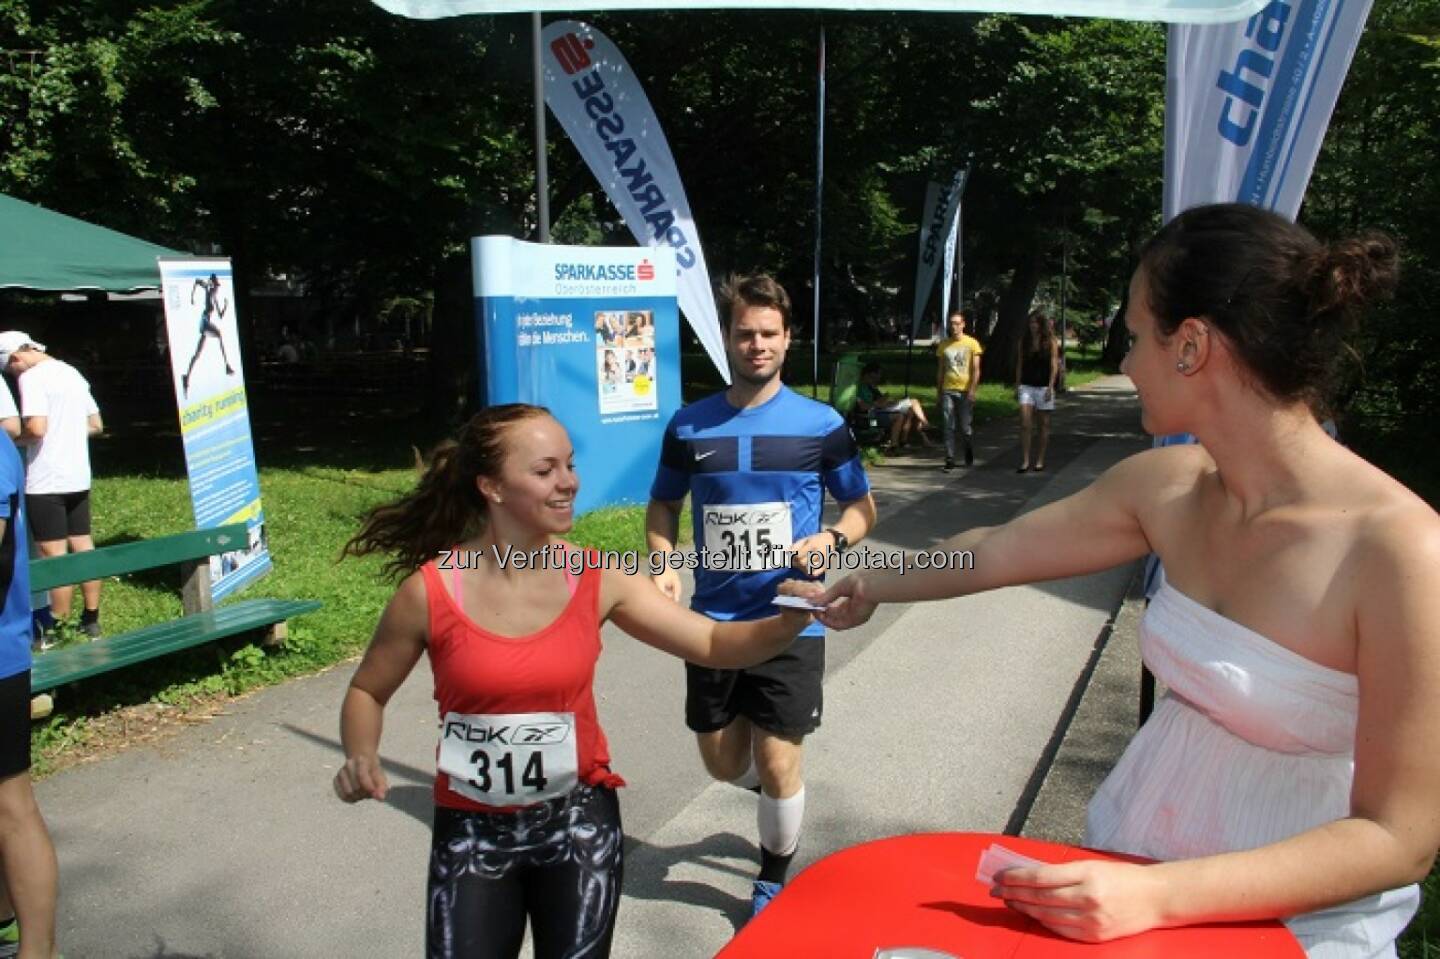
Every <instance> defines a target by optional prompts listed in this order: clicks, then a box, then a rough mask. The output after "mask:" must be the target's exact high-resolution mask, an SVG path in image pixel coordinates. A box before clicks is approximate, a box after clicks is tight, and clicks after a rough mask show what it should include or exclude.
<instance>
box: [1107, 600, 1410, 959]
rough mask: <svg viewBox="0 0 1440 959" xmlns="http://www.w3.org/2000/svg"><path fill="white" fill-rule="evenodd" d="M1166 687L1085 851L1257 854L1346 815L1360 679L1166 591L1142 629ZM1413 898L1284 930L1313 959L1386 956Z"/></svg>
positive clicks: (1397, 895) (1352, 906) (1114, 774)
mask: <svg viewBox="0 0 1440 959" xmlns="http://www.w3.org/2000/svg"><path fill="white" fill-rule="evenodd" d="M1140 651H1141V655H1142V656H1143V657H1144V660H1145V664H1146V665H1147V666H1148V667H1149V668H1150V671H1151V672H1152V673H1154V674H1155V676H1156V678H1157V679H1158V680H1159V681H1160V682H1162V683H1164V684H1165V686H1166V687H1168V691H1167V692H1166V694H1165V695H1164V696H1163V697H1162V698H1161V700H1160V702H1159V703H1158V704H1157V705H1156V707H1155V711H1154V713H1152V714H1151V716H1150V719H1149V720H1148V721H1147V722H1146V723H1145V725H1144V726H1143V727H1141V729H1140V731H1139V732H1138V733H1136V734H1135V738H1134V739H1133V740H1131V742H1130V745H1129V747H1128V748H1126V750H1125V754H1124V755H1123V756H1121V757H1120V762H1119V763H1118V764H1116V766H1115V768H1114V770H1112V771H1111V773H1110V775H1109V776H1108V777H1107V778H1106V779H1105V782H1104V784H1102V785H1101V787H1100V790H1099V791H1098V792H1097V793H1096V794H1095V798H1094V799H1092V800H1091V802H1090V810H1089V816H1088V817H1087V821H1086V829H1085V843H1086V845H1088V846H1092V847H1094V848H1096V849H1109V850H1114V851H1116V852H1126V853H1131V854H1134V855H1137V856H1147V857H1149V858H1151V859H1165V860H1169V859H1189V858H1194V857H1197V856H1206V855H1213V854H1215V853H1222V852H1233V851H1235V850H1240V849H1253V848H1255V847H1256V846H1263V845H1266V844H1268V843H1272V842H1277V841H1279V840H1281V839H1285V838H1288V837H1290V836H1294V835H1296V834H1297V833H1301V832H1304V831H1305V830H1307V829H1311V828H1313V827H1315V826H1319V825H1321V824H1323V823H1327V822H1332V821H1334V820H1336V819H1342V818H1344V817H1346V816H1348V815H1349V814H1350V784H1351V779H1352V778H1353V777H1354V773H1355V759H1354V743H1355V722H1356V711H1357V708H1358V704H1359V695H1358V683H1357V681H1356V679H1355V677H1354V676H1352V675H1350V674H1349V673H1342V672H1339V671H1338V670H1334V669H1330V668H1328V667H1325V666H1321V665H1319V664H1318V663H1314V662H1312V661H1310V660H1308V659H1306V658H1305V657H1303V656H1301V655H1299V654H1298V653H1294V652H1291V651H1290V650H1288V649H1286V648H1285V647H1283V646H1280V645H1277V644H1276V643H1273V642H1271V641H1270V640H1268V639H1266V638H1265V637H1264V636H1261V635H1260V634H1259V633H1256V632H1254V631H1253V630H1250V629H1247V628H1246V627H1244V626H1241V625H1240V624H1239V623H1236V622H1233V621H1232V620H1229V619H1226V618H1225V617H1224V616H1221V615H1220V614H1219V613H1217V612H1215V611H1214V610H1211V609H1209V608H1208V607H1205V606H1202V605H1201V604H1199V603H1197V602H1196V601H1195V600H1193V599H1191V598H1190V597H1188V596H1186V595H1185V594H1183V593H1181V592H1180V591H1179V590H1177V589H1175V588H1174V587H1173V586H1171V585H1170V584H1169V583H1163V584H1162V585H1161V587H1160V590H1159V592H1157V593H1156V594H1155V598H1154V599H1153V600H1152V601H1151V603H1150V607H1149V609H1148V610H1146V612H1145V617H1144V619H1143V620H1142V622H1141V624H1140ZM1419 902H1420V891H1419V889H1418V887H1416V886H1414V885H1410V886H1404V887H1402V888H1399V889H1392V890H1389V891H1388V892H1382V893H1380V894H1378V895H1374V896H1368V897H1366V898H1364V899H1359V900H1356V901H1355V902H1350V903H1345V904H1344V905H1340V906H1335V907H1333V908H1330V909H1325V910H1322V911H1320V912H1312V913H1307V914H1305V915H1302V916H1296V917H1294V918H1292V919H1289V920H1287V922H1286V925H1288V926H1289V927H1290V931H1291V932H1293V933H1294V934H1295V936H1296V937H1297V938H1298V939H1299V940H1300V942H1301V944H1302V945H1303V946H1304V947H1305V951H1306V953H1307V955H1308V956H1309V957H1310V959H1371V957H1392V956H1394V955H1395V945H1394V940H1395V937H1396V936H1398V935H1399V934H1400V933H1401V931H1403V930H1404V928H1405V925H1406V924H1407V923H1408V922H1409V921H1410V919H1411V917H1412V916H1413V915H1414V914H1415V910H1416V908H1417V907H1418V905H1419Z"/></svg>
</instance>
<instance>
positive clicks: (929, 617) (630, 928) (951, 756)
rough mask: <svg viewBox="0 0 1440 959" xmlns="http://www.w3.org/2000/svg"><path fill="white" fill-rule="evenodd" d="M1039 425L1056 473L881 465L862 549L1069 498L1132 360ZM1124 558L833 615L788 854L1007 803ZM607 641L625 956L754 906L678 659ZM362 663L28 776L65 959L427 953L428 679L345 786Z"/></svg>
mask: <svg viewBox="0 0 1440 959" xmlns="http://www.w3.org/2000/svg"><path fill="white" fill-rule="evenodd" d="M1054 422H1055V428H1056V435H1055V436H1054V437H1053V438H1052V442H1051V452H1050V455H1049V456H1048V457H1047V459H1048V463H1047V465H1048V467H1049V468H1048V470H1047V472H1046V473H1042V474H1026V475H1017V474H1016V473H1015V472H1014V467H1015V466H1016V465H1017V464H1018V461H1019V450H1018V437H1017V436H1016V430H1015V425H1014V424H1013V423H994V424H989V425H988V428H987V429H983V430H981V431H980V433H979V435H978V436H977V462H976V465H975V466H974V468H971V469H963V468H962V469H957V470H955V471H953V472H951V473H944V472H942V471H941V470H940V469H939V460H938V459H936V458H934V457H931V456H925V455H917V456H914V457H896V458H894V459H892V460H891V461H889V462H887V463H886V464H885V465H882V466H878V467H874V468H872V469H871V471H870V476H871V481H872V484H873V486H874V489H875V495H876V499H877V502H878V505H879V514H880V523H879V525H878V526H877V528H876V530H875V532H874V534H873V535H872V537H871V538H870V539H869V540H868V541H867V542H866V544H865V546H866V547H868V548H869V549H871V550H892V549H899V548H904V549H909V550H917V549H928V548H930V547H932V546H933V545H934V544H936V543H937V542H939V541H940V540H941V539H943V538H944V537H945V536H948V535H950V534H952V533H954V532H957V531H960V530H963V529H967V528H970V527H972V526H976V525H991V524H995V523H999V522H1003V521H1005V520H1006V519H1008V518H1010V517H1012V516H1014V515H1016V514H1017V513H1019V512H1022V511H1024V510H1028V509H1033V508H1034V507H1036V506H1038V505H1040V504H1042V503H1045V502H1049V501H1052V500H1054V499H1057V498H1059V497H1061V496H1064V495H1067V494H1068V493H1070V492H1073V491H1075V490H1077V489H1079V488H1081V487H1082V486H1084V485H1085V484H1086V483H1088V482H1089V481H1091V480H1092V479H1094V478H1095V477H1096V476H1098V475H1099V474H1100V473H1101V472H1103V471H1104V470H1105V469H1106V468H1107V467H1109V466H1110V465H1111V464H1113V463H1114V462H1116V461H1117V460H1119V459H1120V458H1122V457H1123V456H1125V455H1128V454H1129V453H1132V452H1135V451H1138V450H1139V449H1142V448H1143V447H1144V446H1145V445H1146V441H1145V439H1144V437H1143V436H1142V435H1141V434H1140V432H1139V429H1138V415H1137V408H1136V403H1135V398H1134V393H1133V390H1131V389H1130V387H1129V383H1128V381H1126V380H1124V379H1123V378H1118V377H1115V378H1107V379H1105V380H1102V381H1100V382H1098V383H1096V384H1094V385H1092V386H1091V387H1088V388H1086V389H1084V390H1081V391H1075V392H1072V393H1070V394H1068V395H1066V396H1063V397H1061V399H1060V403H1059V408H1058V410H1057V412H1056V414H1055V419H1054ZM1132 575H1133V569H1132V568H1130V567H1126V568H1120V569H1116V570H1111V571H1107V572H1104V573H1100V574H1096V575H1093V576H1087V577H1083V578H1078V579H1072V580H1062V581H1056V582H1052V583H1046V584H1041V585H1037V586H1027V587H1016V588H1011V589H1006V590H1000V591H996V592H994V593H990V594H986V595H982V596H976V597H968V598H964V599H958V600H949V601H945V602H937V603H928V604H920V605H914V606H909V607H882V608H881V609H880V611H879V612H878V613H877V614H876V616H875V617H874V619H873V620H872V621H871V622H870V623H868V624H866V626H864V627H862V628H860V629H858V630H853V631H851V632H848V633H843V634H832V635H831V636H830V637H829V639H828V640H827V643H828V648H827V663H826V680H825V715H824V725H823V726H822V728H821V729H820V730H819V731H818V732H817V733H816V734H815V735H814V736H813V737H812V738H811V739H810V740H809V742H808V743H807V747H806V783H807V815H806V826H805V833H804V836H803V839H802V842H801V847H800V850H799V854H798V857H797V863H796V867H797V868H803V867H804V866H805V865H806V864H808V863H809V862H812V861H814V860H815V859H816V858H819V857H821V856H823V855H825V854H826V853H828V852H831V851H834V850H836V849H839V848H842V847H844V846H847V845H850V844H852V843H855V842H859V841H863V840H866V839H870V838H876V837H880V836H886V835H894V834H897V833H911V832H923V831H932V830H945V829H967V830H991V831H1000V830H1002V829H1004V828H1006V827H1007V826H1012V827H1013V826H1014V824H1015V823H1016V821H1017V817H1018V819H1023V817H1024V813H1025V812H1026V810H1027V809H1028V805H1029V803H1030V802H1031V801H1032V800H1033V798H1034V794H1035V791H1036V788H1037V784H1038V783H1039V782H1040V781H1041V780H1043V778H1044V775H1045V773H1046V771H1047V761H1048V750H1047V747H1048V746H1050V745H1051V744H1052V743H1053V742H1055V741H1056V739H1057V737H1058V736H1060V735H1062V734H1063V732H1064V727H1065V724H1066V722H1067V720H1068V712H1067V703H1069V702H1070V701H1071V700H1072V698H1073V696H1074V694H1075V693H1076V689H1077V683H1079V682H1080V681H1081V680H1082V679H1083V678H1084V677H1085V676H1087V675H1088V673H1087V664H1089V663H1090V662H1091V659H1092V653H1093V652H1094V650H1095V648H1096V643H1097V640H1098V639H1099V638H1100V637H1101V636H1102V635H1103V634H1104V632H1105V629H1106V624H1107V623H1108V622H1109V621H1110V620H1111V618H1112V616H1113V614H1114V613H1115V611H1116V609H1117V608H1119V606H1120V604H1121V600H1122V599H1123V597H1124V593H1125V589H1126V586H1127V584H1128V583H1129V581H1130V579H1131V577H1132ZM687 586H688V584H687ZM377 612H378V611H377ZM604 641H605V653H604V655H603V656H602V657H601V662H600V668H599V673H598V677H597V684H596V693H597V700H598V704H599V711H600V716H601V719H602V721H603V723H604V726H605V729H606V733H607V735H608V737H609V740H610V744H611V750H612V754H613V758H614V764H615V768H616V770H617V771H619V772H620V773H621V774H622V775H623V776H624V777H625V778H626V779H627V780H628V782H629V784H630V785H629V787H628V788H626V789H625V790H624V791H623V795H622V803H623V815H624V821H625V831H626V836H627V840H628V841H627V848H626V856H627V859H626V867H625V896H624V901H623V903H622V905H621V911H620V919H619V924H618V929H617V934H616V948H615V955H616V956H620V957H627V959H628V957H639V959H647V957H657V959H658V957H665V959H681V957H690V956H694V957H707V956H712V955H713V954H714V953H715V951H716V950H718V949H719V948H720V947H721V946H722V945H723V944H724V943H725V942H726V941H727V940H728V938H729V937H730V936H731V935H733V934H734V931H735V929H736V928H737V927H738V926H739V924H740V923H742V922H743V920H744V917H745V916H746V914H747V913H748V908H749V898H748V897H749V886H750V880H751V879H752V878H753V875H754V871H755V868H756V861H757V855H758V853H757V847H756V839H755V796H754V795H753V794H751V793H748V792H745V791H742V790H739V789H736V788H735V787H733V786H730V785H728V784H723V783H714V782H711V781H710V780H709V779H708V778H707V777H706V775H705V773H704V770H703V768H702V767H701V765H700V761H699V759H698V757H697V755H696V753H695V747H694V743H693V737H692V736H691V735H690V734H689V733H688V732H687V731H686V730H685V728H684V724H683V710H682V706H683V692H684V681H683V666H682V664H681V663H680V662H679V661H678V660H675V659H672V658H671V657H668V656H666V655H664V654H662V653H659V652H656V651H655V650H653V649H650V648H649V647H646V646H644V645H642V644H640V643H638V642H636V641H634V640H632V639H630V638H629V637H628V636H626V635H624V634H623V633H620V632H619V631H617V630H615V629H614V628H613V627H607V628H606V631H605V634H604ZM353 668H354V667H353V663H351V664H344V665H342V666H340V667H337V668H336V669H333V670H330V671H328V672H326V673H322V674H320V675H317V676H313V677H308V678H305V679H301V680H295V681H292V682H289V683H286V684H285V685H283V686H279V687H275V688H272V689H268V690H264V691H262V692H259V693H257V694H255V695H252V696H249V697H247V698H245V699H242V700H239V701H237V702H235V703H233V704H232V705H231V706H230V707H229V708H228V709H227V710H226V711H225V713H224V714H222V715H220V716H218V717H216V718H215V719H213V720H211V721H208V722H205V723H202V724H199V725H196V726H193V727H191V728H187V729H185V730H183V731H181V732H180V733H178V734H176V735H174V736H172V737H169V738H167V739H165V740H163V741H161V742H159V743H158V744H155V745H148V746H140V747H135V748H131V749H127V750H124V751H123V752H120V753H118V754H117V755H114V756H112V757H108V758H104V759H102V760H100V761H96V762H91V763H87V764H85V765H83V766H79V767H76V768H72V769H69V770H67V771H65V772H63V773H60V774H58V775H56V776H53V777H51V778H49V779H47V780H45V781H44V782H42V783H40V784H39V785H38V787H37V792H38V794H39V797H40V803H41V806H42V808H43V810H44V812H45V815H46V818H47V820H48V822H49V824H50V827H51V830H52V832H53V834H54V837H55V842H56V846H57V850H58V852H59V856H60V866H61V903H60V916H59V933H60V944H61V948H62V949H63V950H64V952H65V953H66V955H67V956H70V957H71V959H75V957H111V956H114V957H125V959H130V957H151V959H161V957H165V959H182V957H186V959H188V957H266V959H269V957H291V956H294V957H330V956H335V957H350V956H382V955H383V956H413V955H419V954H421V951H422V949H421V943H422V942H423V929H422V920H423V909H424V883H425V864H426V857H427V855H428V847H429V824H430V815H431V804H430V781H431V776H432V773H433V755H434V744H435V725H436V714H435V705H434V701H433V699H432V697H431V685H430V676H429V673H428V669H427V668H426V667H425V665H424V663H423V662H422V664H421V666H420V667H419V668H417V670H416V671H415V673H414V675H412V677H411V678H410V680H409V681H408V682H407V683H406V684H405V686H404V687H403V688H402V689H401V690H400V692H399V693H398V694H397V695H396V697H395V699H394V700H393V701H392V702H391V705H390V708H389V709H388V710H387V714H386V728H385V734H384V740H383V744H382V755H383V757H384V760H385V766H386V770H387V773H388V775H389V778H390V782H391V786H392V789H391V794H390V797H389V799H388V800H387V801H386V802H384V803H374V802H366V803H361V804H357V805H355V806H346V805H344V804H342V803H340V802H339V801H338V800H336V799H335V798H334V796H333V794H332V792H331V789H330V777H331V776H332V775H333V774H334V771H335V769H336V768H337V767H338V765H339V763H340V759H341V754H340V752H339V745H338V736H337V729H336V726H337V717H338V710H339V705H340V701H341V698H342V695H343V692H344V689H345V685H346V683H347V682H348V681H349V676H350V673H351V671H352V670H353Z"/></svg>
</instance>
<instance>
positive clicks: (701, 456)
mask: <svg viewBox="0 0 1440 959" xmlns="http://www.w3.org/2000/svg"><path fill="white" fill-rule="evenodd" d="M717 452H718V451H717V450H706V451H705V452H703V453H696V454H695V462H697V463H698V462H700V461H701V460H703V459H704V458H705V457H707V456H714V455H715V454H716V453H717Z"/></svg>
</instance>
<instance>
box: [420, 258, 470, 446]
mask: <svg viewBox="0 0 1440 959" xmlns="http://www.w3.org/2000/svg"><path fill="white" fill-rule="evenodd" d="M429 366H430V370H429V377H428V379H429V385H428V388H427V390H426V393H425V419H426V420H427V421H428V422H430V423H433V424H435V425H437V426H441V427H444V428H446V429H448V428H449V427H450V426H453V425H455V424H457V423H461V422H463V421H464V420H465V419H466V418H467V417H468V416H469V415H470V414H471V413H473V412H474V411H475V410H476V409H478V408H479V407H480V406H481V404H482V402H483V398H482V397H481V396H480V395H479V388H480V384H479V379H478V375H477V374H478V371H479V368H480V357H479V354H478V352H477V350H476V340H475V301H474V297H473V294H472V292H471V288H470V258H469V257H468V256H452V257H450V258H448V259H446V260H444V261H443V262H442V263H441V264H440V266H439V267H438V268H437V269H436V271H435V312H434V315H433V317H432V327H431V334H430V364H429Z"/></svg>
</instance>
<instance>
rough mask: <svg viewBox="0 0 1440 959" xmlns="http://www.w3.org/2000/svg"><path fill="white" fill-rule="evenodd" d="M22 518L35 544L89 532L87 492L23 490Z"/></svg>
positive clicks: (88, 497)
mask: <svg viewBox="0 0 1440 959" xmlns="http://www.w3.org/2000/svg"><path fill="white" fill-rule="evenodd" d="M25 518H26V522H28V523H29V524H30V535H31V536H33V537H35V542H37V543H50V542H54V541H56V540H62V539H65V538H66V537H68V536H89V535H90V491H89V490H88V489H86V490H81V491H80V492H78V493H26V494H25Z"/></svg>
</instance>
